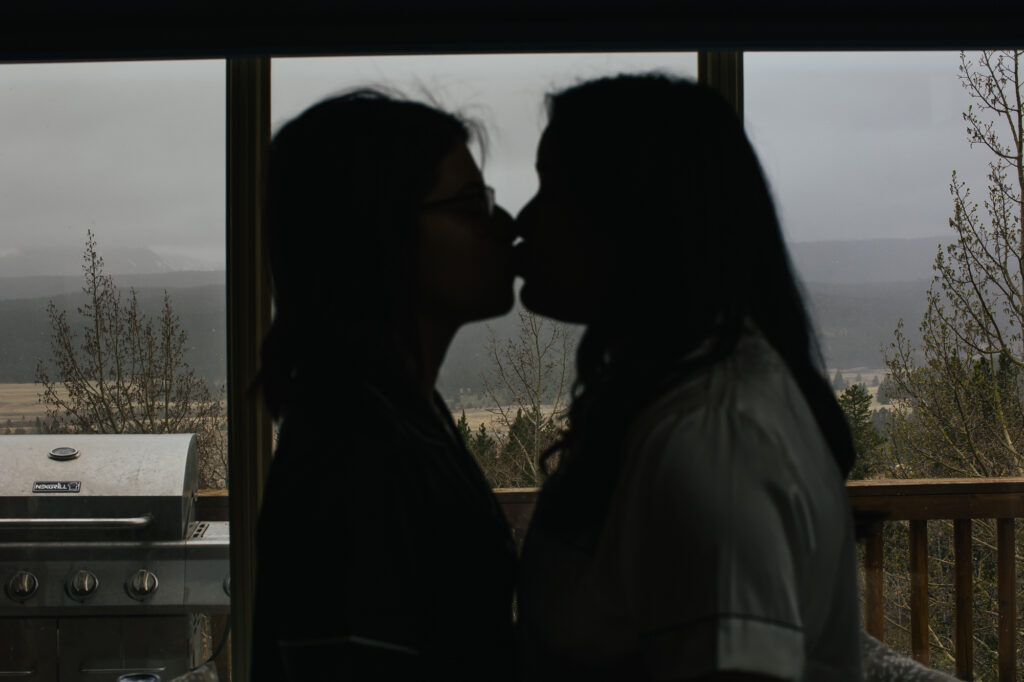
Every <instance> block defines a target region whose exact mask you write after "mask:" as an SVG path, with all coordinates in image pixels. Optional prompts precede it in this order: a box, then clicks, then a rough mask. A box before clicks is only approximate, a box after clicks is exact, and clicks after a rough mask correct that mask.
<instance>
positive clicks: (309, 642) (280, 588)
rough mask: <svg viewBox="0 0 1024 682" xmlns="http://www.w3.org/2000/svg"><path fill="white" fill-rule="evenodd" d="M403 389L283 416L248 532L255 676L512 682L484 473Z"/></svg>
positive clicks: (371, 390)
mask: <svg viewBox="0 0 1024 682" xmlns="http://www.w3.org/2000/svg"><path fill="white" fill-rule="evenodd" d="M435 400H436V401H438V403H439V407H440V408H441V410H442V413H443V414H444V415H445V417H446V418H447V422H448V423H447V426H448V428H446V427H445V424H443V423H442V422H441V421H440V420H439V419H438V418H437V416H436V414H434V413H433V412H432V410H431V409H430V407H429V406H428V405H427V404H426V403H425V401H424V400H423V399H422V398H420V397H418V396H417V395H415V394H414V393H412V392H411V391H408V390H400V389H395V388H394V387H392V388H390V389H384V388H381V387H380V386H379V385H376V386H374V385H370V384H368V383H353V384H351V385H349V386H346V387H343V388H341V389H339V390H338V391H336V392H333V393H332V394H331V395H330V396H325V395H323V394H322V393H321V394H320V395H319V396H317V399H316V400H313V399H310V400H309V401H307V404H304V405H297V406H296V407H295V408H293V409H292V410H291V411H290V412H289V413H288V414H287V415H286V417H285V419H284V420H283V423H282V427H281V433H280V440H279V444H278V448H277V451H276V454H275V457H274V462H273V465H272V467H271V471H270V476H269V479H268V482H267V486H266V490H265V492H264V498H263V506H262V510H261V513H260V519H259V527H258V540H257V542H258V547H257V556H258V561H259V563H258V567H257V584H256V595H255V613H254V623H253V661H252V662H253V666H252V679H253V681H254V682H263V681H264V680H267V681H271V680H272V681H274V682H278V681H280V680H299V679H303V680H306V679H325V680H335V679H368V680H369V679H372V680H387V679H403V680H417V679H434V678H437V679H446V680H502V679H511V678H512V677H513V675H514V671H513V648H514V647H513V627H512V613H511V606H512V592H513V589H514V582H515V571H516V566H515V562H516V559H515V547H514V545H513V543H512V538H511V534H510V532H509V528H508V525H507V523H506V521H505V517H504V515H503V514H502V511H501V508H500V506H499V505H498V503H497V500H496V499H495V497H494V494H493V493H492V492H491V489H490V486H488V484H487V481H486V479H485V478H484V476H483V474H482V472H481V471H480V469H479V467H478V466H477V464H476V462H475V461H474V460H473V458H472V456H471V455H470V454H469V452H468V451H467V450H466V448H465V446H464V445H463V444H462V442H461V440H459V439H458V438H457V436H456V432H455V430H454V424H452V423H451V418H450V416H449V415H448V413H447V411H446V410H445V409H444V405H443V403H440V399H439V398H438V397H437V396H435Z"/></svg>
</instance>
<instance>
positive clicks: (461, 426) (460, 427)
mask: <svg viewBox="0 0 1024 682" xmlns="http://www.w3.org/2000/svg"><path fill="white" fill-rule="evenodd" d="M480 426H483V424H481V425H480ZM455 430H456V431H457V432H458V434H459V437H460V438H462V442H463V443H465V444H466V447H467V448H468V447H469V444H470V442H471V441H472V440H473V432H472V431H470V429H469V420H467V419H466V411H465V410H463V411H462V416H461V417H459V419H458V421H456V422H455Z"/></svg>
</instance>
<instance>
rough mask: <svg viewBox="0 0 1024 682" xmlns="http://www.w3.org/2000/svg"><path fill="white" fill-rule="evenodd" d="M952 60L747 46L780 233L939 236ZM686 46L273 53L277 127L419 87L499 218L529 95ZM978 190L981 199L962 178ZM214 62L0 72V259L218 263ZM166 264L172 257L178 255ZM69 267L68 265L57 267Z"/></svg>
mask: <svg viewBox="0 0 1024 682" xmlns="http://www.w3.org/2000/svg"><path fill="white" fill-rule="evenodd" d="M958 64H959V55H958V54H957V53H949V52H947V53H805V54H781V53H780V54H766V53H761V54H759V53H748V54H747V55H746V56H745V82H746V117H747V125H748V131H749V133H750V136H751V138H752V140H753V142H754V144H755V147H756V148H757V149H758V151H759V154H760V155H761V159H762V163H763V164H764V166H765V169H766V172H767V174H768V177H769V180H770V182H771V183H772V187H773V190H774V193H775V196H776V200H777V203H778V204H779V207H780V212H781V214H782V218H783V224H784V229H785V230H786V233H787V235H788V237H789V238H790V239H791V240H794V241H813V240H832V239H865V238H878V237H917V236H932V235H937V234H942V233H944V232H945V231H946V230H947V229H948V228H947V227H946V220H947V218H948V215H949V212H950V206H951V202H950V197H949V192H948V185H949V180H950V172H951V171H952V170H953V169H954V168H956V169H958V171H960V172H961V174H962V175H963V176H964V177H965V178H967V179H971V180H975V181H977V180H983V179H984V169H985V163H986V162H987V160H988V159H987V157H986V155H985V151H984V150H982V149H975V150H971V149H970V148H969V147H968V145H967V143H966V139H965V135H964V124H963V122H962V120H961V118H960V112H961V111H962V110H963V109H964V108H965V107H966V104H967V99H966V95H965V94H964V93H963V90H962V88H961V87H960V84H959V82H958V80H957V66H958ZM653 68H660V69H664V70H669V71H672V72H675V73H678V74H681V75H689V76H693V75H694V74H695V72H696V56H695V55H694V54H692V53H688V54H678V53H676V54H673V53H660V54H658V53H655V54H651V53H646V54H602V55H576V54H574V55H550V54H549V55H483V56H482V55H468V56H436V57H435V56H431V57H423V56H421V57H378V58H353V57H347V58H331V59H279V60H275V61H274V62H273V114H272V116H273V121H274V125H275V129H276V127H278V126H279V125H280V124H282V123H283V122H284V121H286V120H288V119H289V118H290V117H292V116H294V115H296V114H297V113H299V112H300V111H302V109H304V108H305V107H307V106H309V105H310V104H312V103H314V102H316V101H318V100H320V99H322V98H323V97H325V96H328V95H330V94H333V93H336V92H340V91H343V90H346V89H348V88H351V87H355V86H358V85H366V84H370V85H374V84H376V85H386V86H391V87H397V88H399V89H401V90H403V91H404V92H406V93H407V94H409V95H410V96H413V97H420V96H421V94H422V93H423V92H429V93H430V94H431V95H432V96H433V97H434V98H435V100H436V101H438V102H439V103H440V104H442V105H444V106H445V107H447V108H451V109H458V110H461V111H463V112H464V113H467V114H469V115H471V116H473V117H475V118H477V119H479V120H481V121H482V122H483V123H484V124H485V125H486V126H487V128H488V130H489V132H490V137H491V146H490V154H489V158H488V160H487V164H486V167H485V175H486V176H487V178H488V180H489V182H490V183H491V184H492V185H494V186H495V188H496V189H497V192H498V199H499V202H501V203H502V204H503V205H504V206H506V208H508V209H509V210H510V211H512V212H513V213H514V212H515V211H517V210H518V209H519V208H520V207H521V206H522V205H523V204H524V203H525V202H526V200H528V198H529V197H530V195H531V194H532V192H533V190H534V189H535V187H536V178H535V176H534V173H533V156H534V151H535V145H536V140H537V138H538V137H539V134H540V131H541V130H542V128H543V124H544V115H543V109H542V103H541V100H542V96H543V94H544V93H545V92H547V91H550V90H552V89H557V88H559V87H564V86H566V85H569V84H571V83H573V82H575V81H577V80H580V79H585V78H590V77H594V76H597V75H602V74H606V73H613V72H621V71H642V70H650V69H653ZM977 192H978V193H979V196H980V192H981V186H980V185H979V186H978V190H977ZM224 196H225V193H224V63H223V62H222V61H180V62H113V63H87V64H9V65H0V220H2V225H3V228H2V236H0V256H3V255H4V254H10V253H14V252H17V251H19V250H24V249H31V248H35V247H41V246H52V245H67V246H70V247H74V248H75V249H78V248H80V246H81V244H82V242H83V241H84V238H85V231H86V229H93V230H94V231H95V232H96V233H97V235H98V238H99V240H100V243H101V246H106V247H108V248H114V247H121V246H130V247H145V248H152V249H154V250H156V251H158V252H159V253H161V254H163V255H166V256H169V257H180V258H182V259H188V260H190V264H191V265H193V266H195V265H202V266H205V267H218V266H220V267H222V266H223V261H224V254H223V241H224ZM182 262H185V261H184V260H183V261H182ZM69 274H73V273H69Z"/></svg>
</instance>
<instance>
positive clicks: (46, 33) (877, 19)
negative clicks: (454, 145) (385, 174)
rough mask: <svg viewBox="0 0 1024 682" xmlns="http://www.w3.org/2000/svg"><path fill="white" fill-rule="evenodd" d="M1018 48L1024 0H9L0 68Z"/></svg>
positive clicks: (1, 7) (0, 38) (2, 20)
mask: <svg viewBox="0 0 1024 682" xmlns="http://www.w3.org/2000/svg"><path fill="white" fill-rule="evenodd" d="M1022 44H1024V3H1022V2H1020V1H1019V0H978V1H975V2H971V3H970V4H968V3H967V2H966V0H957V1H953V0H913V1H912V0H887V1H885V0H869V1H864V2H856V3H855V2H844V1H842V0H817V1H813V2H812V1H810V0H800V1H797V0H783V1H775V2H766V1H765V0H701V1H697V0H675V1H664V0H662V1H653V0H616V1H611V0H590V1H584V0H486V1H483V0H473V1H470V0H432V1H425V0H348V1H337V0H335V1H333V2H329V1H327V0H291V1H290V2H283V1H273V2H272V1H267V0H262V1H261V0H253V1H250V2H216V1H215V0H147V2H138V0H90V1H89V2H82V1H81V0H6V1H5V2H4V3H0V59H3V60H7V61H22V60H47V61H50V60H69V59H125V58H129V59H130V58H140V59H144V58H175V57H178V58H181V57H225V56H243V55H253V56H255V55H299V54H306V55H312V54H345V53H352V54H358V53H425V52H477V51H483V52H495V51H497V52H506V51H545V50H560V51H588V50H612V49H614V50H631V49H644V50H657V49H689V50H692V49H734V50H735V49H744V50H756V49H808V50H810V49H815V50H817V49H976V48H980V47H1015V46H1018V47H1019V46H1020V45H1022Z"/></svg>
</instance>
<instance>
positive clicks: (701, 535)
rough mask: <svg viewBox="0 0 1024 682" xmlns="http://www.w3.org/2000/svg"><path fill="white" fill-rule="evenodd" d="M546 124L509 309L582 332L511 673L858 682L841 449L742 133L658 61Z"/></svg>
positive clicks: (717, 104)
mask: <svg viewBox="0 0 1024 682" xmlns="http://www.w3.org/2000/svg"><path fill="white" fill-rule="evenodd" d="M548 113H549V122H548V126H547V129H546V130H545V132H544V135H543V137H542V139H541V142H540V146H539V149H538V153H537V171H538V174H539V176H540V189H539V190H538V192H537V195H536V196H535V197H534V198H533V200H532V201H531V202H530V203H529V204H528V205H527V206H526V207H525V208H524V209H523V211H522V213H521V214H520V215H519V217H518V218H517V231H518V232H519V233H520V234H521V235H522V237H523V242H522V244H521V246H520V247H518V253H519V254H520V258H519V261H520V264H519V269H520V272H521V274H522V275H523V277H524V279H525V283H524V285H523V288H522V291H521V298H522V301H523V303H524V304H525V305H526V306H527V307H528V308H530V309H532V310H534V311H535V312H537V313H540V314H544V315H548V316H550V317H554V318H557V319H560V320H564V321H569V322H574V323H583V324H585V325H586V331H585V333H584V336H583V338H582V340H581V342H580V345H579V349H578V357H577V384H576V387H575V392H574V399H573V402H572V405H571V408H570V412H569V415H568V429H567V431H566V433H565V435H564V437H563V438H562V440H561V441H560V442H559V443H557V444H556V446H555V447H554V448H553V449H552V450H551V451H550V452H549V453H547V454H546V456H545V463H546V465H547V467H548V469H549V471H550V476H549V478H548V480H547V481H546V483H545V485H544V487H543V490H542V492H541V495H540V498H539V502H538V505H537V509H536V513H535V516H534V518H533V521H532V523H531V526H530V529H529V533H528V534H527V538H526V541H525V546H524V549H523V558H522V569H521V571H522V578H521V588H520V589H521V592H520V595H519V607H520V611H519V619H520V625H521V629H522V641H523V653H524V661H523V665H524V670H525V673H526V679H530V680H549V679H550V680H562V679H587V680H590V681H594V680H648V679H649V680H684V679H685V680H689V679H702V680H704V679H707V680H733V679H736V680H850V681H852V680H859V679H860V663H859V646H860V637H859V619H858V603H859V602H858V598H857V586H856V577H855V576H856V574H855V570H856V566H855V556H856V555H855V546H854V534H853V524H852V517H851V513H850V509H849V505H848V502H847V497H846V493H845V490H844V486H843V483H844V479H845V478H846V476H847V474H848V472H849V471H850V468H851V466H852V464H853V461H854V451H853V446H852V442H851V438H850V433H849V429H848V426H847V424H846V422H845V419H844V416H843V413H842V411H841V410H840V408H839V406H838V404H837V402H836V399H835V397H834V394H833V393H832V390H831V388H830V387H829V386H828V384H827V383H826V381H825V380H824V377H823V363H822V362H821V358H820V353H819V351H818V346H817V343H816V340H815V337H814V334H813V332H812V329H811V325H810V322H809V320H808V315H807V312H806V310H805V307H804V304H803V301H802V298H801V295H800V292H799V289H798V286H797V284H796V281H795V278H794V276H793V273H792V268H791V265H790V263H789V259H788V256H787V253H786V249H785V245H784V243H783V239H782V235H781V231H780V228H779V224H778V220H777V218H776V214H775V210H774V208H773V204H772V200H771V196H770V194H769V191H768V187H767V184H766V182H765V179H764V177H763V174H762V172H761V169H760V166H759V164H758V162H757V158H756V156H755V154H754V152H753V150H752V149H751V146H750V144H749V142H748V140H747V138H746V135H745V134H744V132H743V127H742V124H741V122H740V121H739V120H738V118H737V116H736V114H735V112H734V111H733V110H732V109H731V108H730V107H729V105H728V104H727V103H726V102H725V101H724V100H723V99H722V98H721V97H720V96H718V95H717V94H716V93H714V92H713V91H711V90H710V89H708V88H706V87H703V86H699V85H695V84H693V83H691V82H688V81H685V80H681V79H677V78H673V77H670V76H666V75H657V74H650V75H636V76H619V77H614V78H606V79H601V80H596V81H591V82H587V83H583V84H581V85H578V86H576V87H572V88H569V89H568V90H566V91H564V92H561V93H558V94H556V95H554V96H552V97H550V98H549V101H548Z"/></svg>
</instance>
